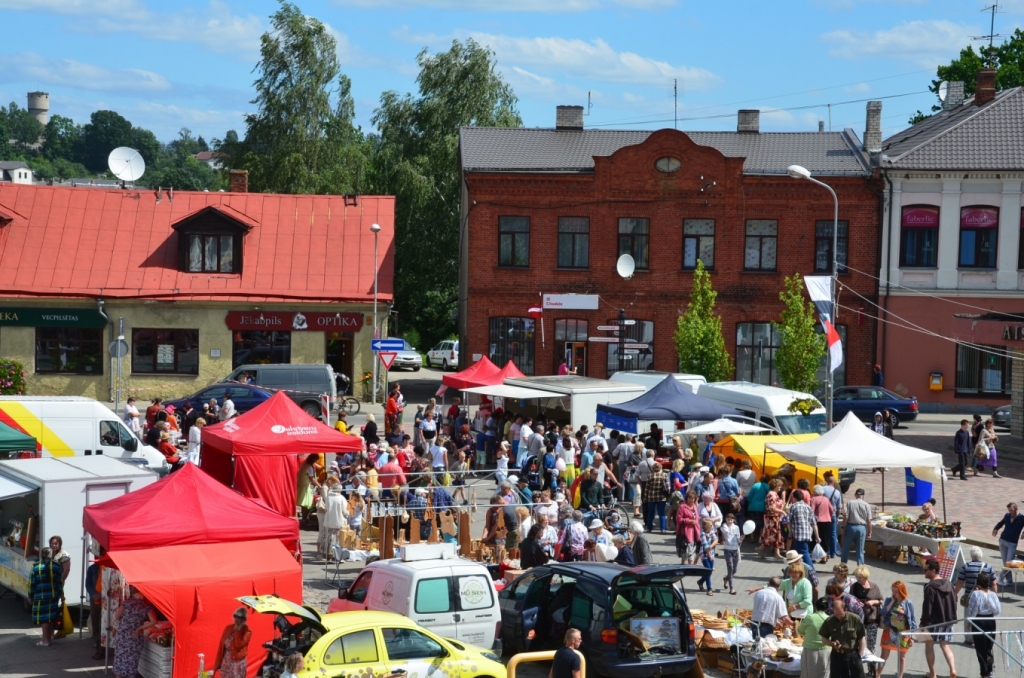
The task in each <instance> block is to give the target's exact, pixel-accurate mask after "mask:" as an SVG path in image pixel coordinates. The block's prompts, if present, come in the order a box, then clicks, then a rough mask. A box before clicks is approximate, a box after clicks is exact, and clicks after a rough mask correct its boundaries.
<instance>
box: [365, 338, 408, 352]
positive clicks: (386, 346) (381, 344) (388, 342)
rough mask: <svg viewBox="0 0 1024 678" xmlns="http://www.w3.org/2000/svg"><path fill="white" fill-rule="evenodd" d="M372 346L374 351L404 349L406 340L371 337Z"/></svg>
mask: <svg viewBox="0 0 1024 678" xmlns="http://www.w3.org/2000/svg"><path fill="white" fill-rule="evenodd" d="M370 348H371V349H372V350H374V351H402V350H405V341H403V340H401V339H371V340H370Z"/></svg>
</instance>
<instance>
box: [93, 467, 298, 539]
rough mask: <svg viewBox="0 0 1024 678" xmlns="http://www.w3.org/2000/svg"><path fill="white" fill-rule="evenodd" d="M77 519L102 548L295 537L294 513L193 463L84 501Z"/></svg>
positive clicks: (296, 524) (296, 528)
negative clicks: (96, 499)
mask: <svg viewBox="0 0 1024 678" xmlns="http://www.w3.org/2000/svg"><path fill="white" fill-rule="evenodd" d="M82 524H83V525H84V527H85V529H86V531H87V532H88V533H89V534H91V535H92V536H93V538H94V539H95V540H96V541H98V542H99V543H100V545H101V546H103V548H105V549H106V550H107V551H128V550H134V549H145V548H153V547H157V546H176V545H179V544H224V543H227V542H236V541H246V540H249V539H279V540H281V541H282V542H284V543H285V544H287V545H288V546H289V548H293V549H294V548H296V546H295V545H296V543H297V541H298V539H299V524H298V523H297V522H296V521H295V519H294V518H291V517H288V518H286V517H284V516H282V515H280V514H278V513H277V512H276V511H273V510H271V509H270V508H268V507H266V506H264V505H261V504H258V503H256V502H255V501H253V500H252V499H248V498H247V497H243V496H242V495H241V494H239V493H238V492H235V491H234V490H232V489H230V488H228V487H225V486H224V485H223V484H221V483H219V482H217V481H216V480H214V479H213V478H211V477H210V476H209V475H208V474H206V473H203V472H202V471H200V470H199V468H198V467H196V466H195V465H194V464H186V465H185V467H184V468H183V469H181V470H180V471H176V472H175V473H172V474H170V475H169V476H167V477H166V478H163V479H162V480H159V481H157V482H155V483H153V484H152V485H149V486H147V487H144V488H142V489H141V490H136V491H135V492H129V493H128V494H125V495H122V496H120V497H117V498H115V499H111V500H109V501H105V502H103V503H101V504H93V505H92V506H86V507H85V513H84V515H83V517H82ZM230 548H231V547H228V549H229V550H230Z"/></svg>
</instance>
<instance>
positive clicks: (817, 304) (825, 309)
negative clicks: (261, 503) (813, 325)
mask: <svg viewBox="0 0 1024 678" xmlns="http://www.w3.org/2000/svg"><path fill="white" fill-rule="evenodd" d="M804 283H806V285H807V293H808V294H809V295H810V297H811V301H812V302H813V303H814V308H816V309H817V310H818V318H819V319H820V320H821V326H822V327H823V328H825V345H826V346H828V353H829V357H830V358H831V361H830V362H831V368H832V371H833V372H835V370H836V368H837V367H839V366H840V365H842V364H843V344H842V342H841V341H840V340H839V332H838V331H836V327H835V325H834V324H832V319H833V318H834V317H835V315H834V312H835V309H834V307H833V305H832V278H830V277H829V276H827V275H814V276H804Z"/></svg>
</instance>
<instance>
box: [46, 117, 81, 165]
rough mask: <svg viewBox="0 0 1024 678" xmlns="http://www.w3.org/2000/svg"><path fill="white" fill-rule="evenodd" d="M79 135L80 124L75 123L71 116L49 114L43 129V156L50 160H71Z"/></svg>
mask: <svg viewBox="0 0 1024 678" xmlns="http://www.w3.org/2000/svg"><path fill="white" fill-rule="evenodd" d="M81 135H82V128H81V126H79V125H76V124H75V121H74V120H72V119H71V118H65V117H64V116H63V115H53V116H51V117H50V121H49V122H48V123H46V129H45V130H44V131H43V148H42V151H43V156H44V157H45V158H46V159H47V160H51V161H53V160H57V159H58V158H60V159H64V160H67V161H69V162H70V161H73V160H74V157H75V144H77V143H78V138H79V137H80V136H81Z"/></svg>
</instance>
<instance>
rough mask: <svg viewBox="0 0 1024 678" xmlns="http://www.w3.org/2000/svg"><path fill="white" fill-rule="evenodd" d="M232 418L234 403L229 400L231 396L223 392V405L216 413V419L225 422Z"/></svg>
mask: <svg viewBox="0 0 1024 678" xmlns="http://www.w3.org/2000/svg"><path fill="white" fill-rule="evenodd" d="M233 416H235V403H234V402H233V401H232V400H231V394H230V393H229V392H225V393H224V404H223V405H221V406H220V411H219V412H218V413H217V417H218V418H219V419H220V420H221V421H227V420H228V419H230V418H231V417H233Z"/></svg>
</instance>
